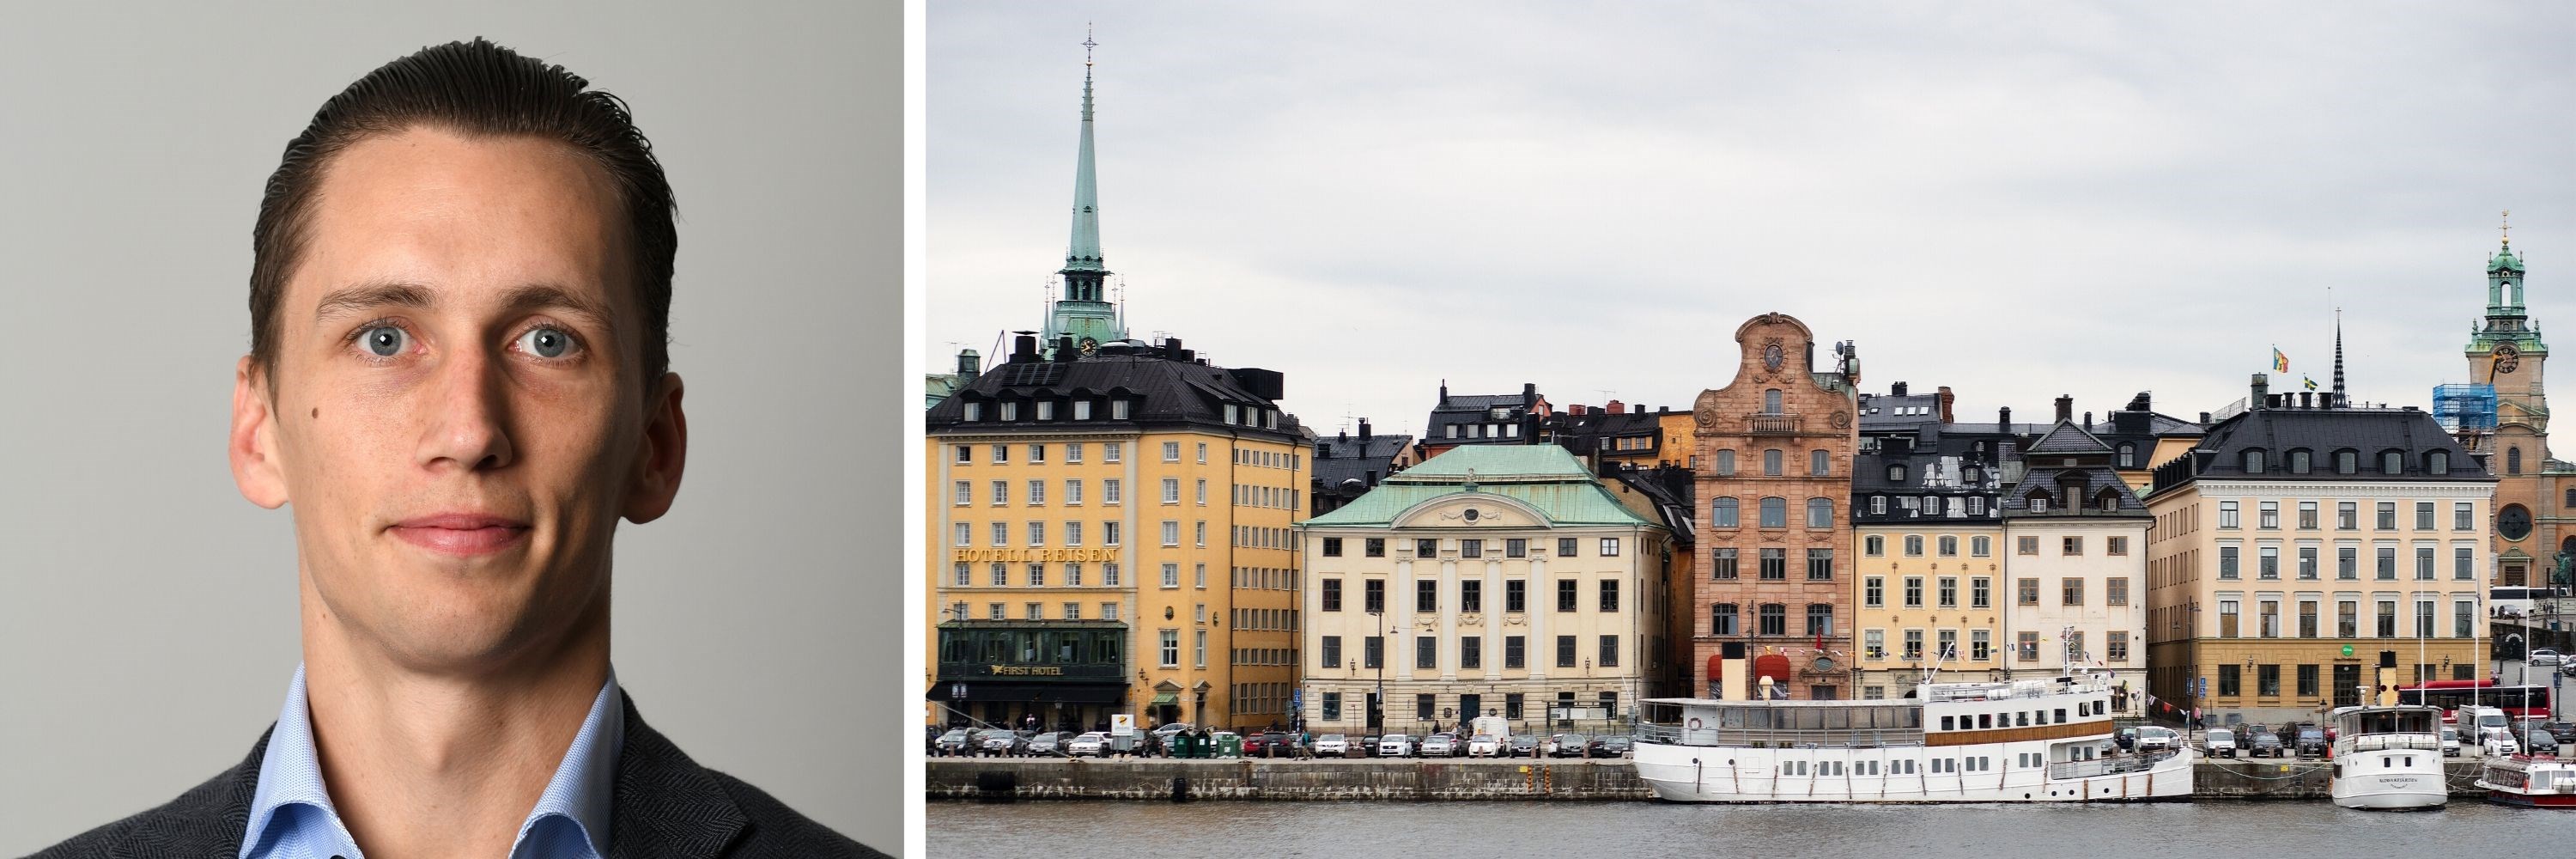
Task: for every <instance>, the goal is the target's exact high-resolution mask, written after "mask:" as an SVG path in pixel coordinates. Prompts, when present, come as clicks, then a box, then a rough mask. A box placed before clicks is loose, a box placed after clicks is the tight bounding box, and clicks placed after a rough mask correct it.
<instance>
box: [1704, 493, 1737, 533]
mask: <svg viewBox="0 0 2576 859" xmlns="http://www.w3.org/2000/svg"><path fill="white" fill-rule="evenodd" d="M1735 507H1736V501H1735V499H1733V498H1720V499H1717V500H1716V501H1713V502H1710V504H1709V511H1708V516H1709V524H1710V525H1711V526H1713V527H1718V528H1733V527H1736V522H1735Z"/></svg>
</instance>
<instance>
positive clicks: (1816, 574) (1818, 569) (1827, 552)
mask: <svg viewBox="0 0 2576 859" xmlns="http://www.w3.org/2000/svg"><path fill="white" fill-rule="evenodd" d="M1833 579H1834V550H1832V549H1808V550H1807V581H1811V582H1830V581H1833Z"/></svg>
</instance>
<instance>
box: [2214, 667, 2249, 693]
mask: <svg viewBox="0 0 2576 859" xmlns="http://www.w3.org/2000/svg"><path fill="white" fill-rule="evenodd" d="M2238 668H2239V666H2237V665H2235V664H2234V663H2225V664H2221V665H2219V666H2218V694H2219V695H2220V696H2221V697H2231V698H2232V697H2235V696H2237V695H2241V694H2243V693H2244V689H2243V684H2244V678H2243V676H2242V672H2240V671H2239V670H2238Z"/></svg>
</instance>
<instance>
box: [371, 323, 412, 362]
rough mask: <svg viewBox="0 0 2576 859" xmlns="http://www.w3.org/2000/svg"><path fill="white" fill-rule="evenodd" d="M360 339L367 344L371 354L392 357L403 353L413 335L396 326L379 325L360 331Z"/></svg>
mask: <svg viewBox="0 0 2576 859" xmlns="http://www.w3.org/2000/svg"><path fill="white" fill-rule="evenodd" d="M358 340H359V342H362V343H365V344H366V346H367V352H368V353H369V354H372V355H375V356H376V357H379V358H391V357H393V356H396V355H400V354H402V351H403V347H404V346H405V345H407V344H409V343H410V342H411V335H410V334H407V333H404V331H403V330H402V329H401V328H399V327H396V326H392V325H378V326H376V327H374V328H369V329H367V330H365V331H362V332H359V334H358Z"/></svg>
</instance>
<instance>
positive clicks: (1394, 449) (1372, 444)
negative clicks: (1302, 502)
mask: <svg viewBox="0 0 2576 859" xmlns="http://www.w3.org/2000/svg"><path fill="white" fill-rule="evenodd" d="M1421 458H1422V455H1421V452H1420V451H1419V450H1417V449H1416V448H1415V447H1414V445H1413V437H1412V436H1409V435H1379V434H1378V433H1377V432H1376V431H1375V430H1374V429H1372V428H1371V427H1370V426H1369V421H1368V419H1367V418H1361V419H1360V431H1359V435H1357V436H1353V435H1352V434H1350V433H1349V432H1347V431H1345V432H1338V433H1334V434H1333V436H1332V437H1331V438H1320V437H1319V438H1317V439H1315V455H1314V468H1313V473H1314V478H1313V484H1312V486H1311V487H1310V488H1309V490H1308V492H1307V493H1306V497H1307V509H1306V513H1307V515H1310V516H1321V515H1324V514H1326V513H1330V512H1332V511H1333V510H1334V509H1335V508H1338V507H1340V506H1342V505H1344V504H1349V503H1351V501H1353V500H1354V499H1357V498H1359V497H1360V496H1362V495H1366V494H1368V491H1369V490H1370V489H1371V488H1374V487H1376V486H1377V483H1378V481H1380V480H1385V479H1386V478H1387V476H1388V475H1392V474H1394V473H1396V472H1398V471H1402V470H1404V469H1406V468H1409V467H1412V465H1413V464H1414V463H1415V462H1419V461H1421Z"/></svg>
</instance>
